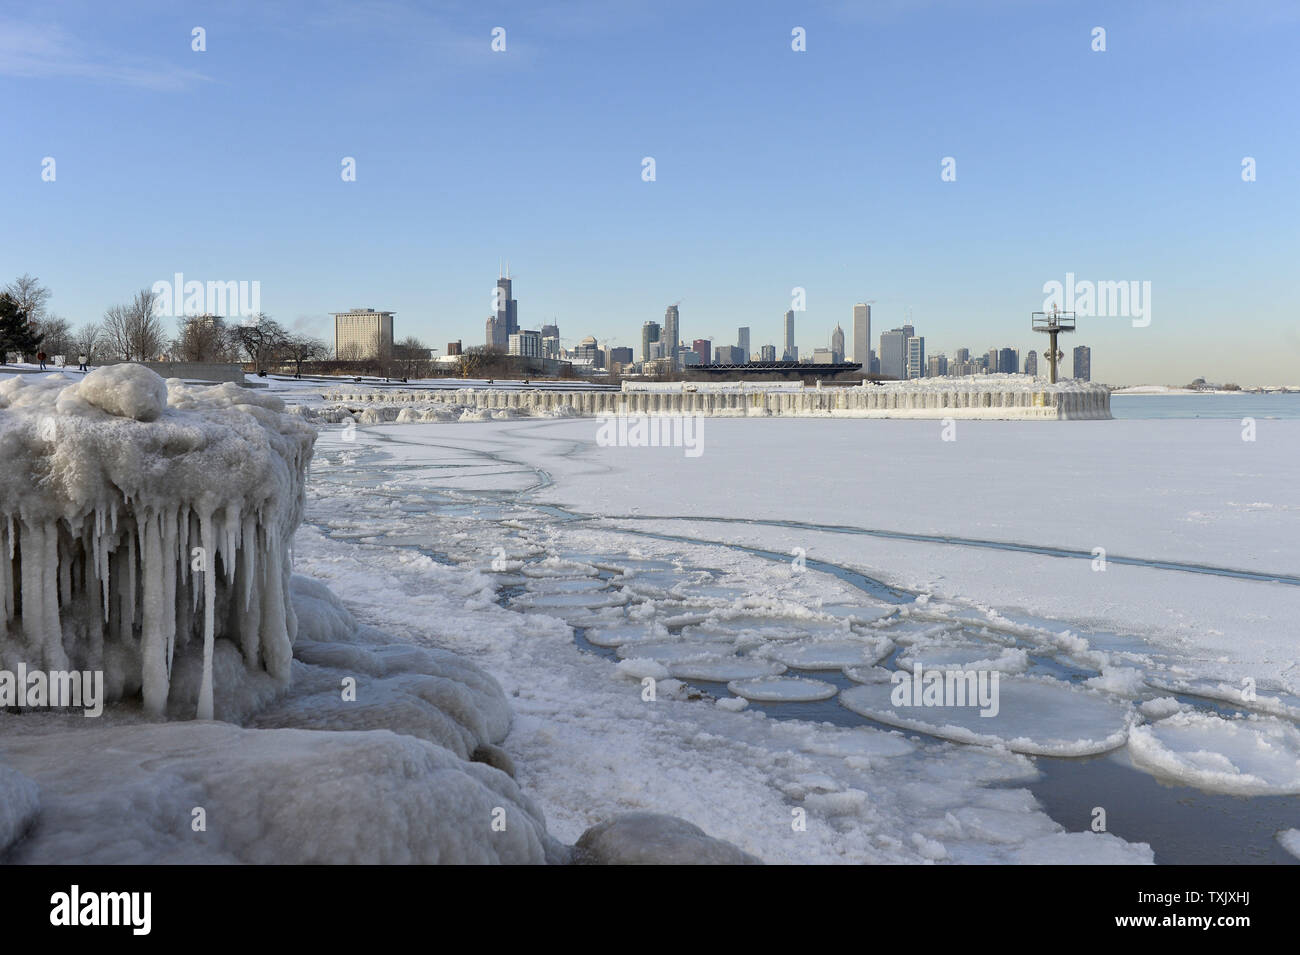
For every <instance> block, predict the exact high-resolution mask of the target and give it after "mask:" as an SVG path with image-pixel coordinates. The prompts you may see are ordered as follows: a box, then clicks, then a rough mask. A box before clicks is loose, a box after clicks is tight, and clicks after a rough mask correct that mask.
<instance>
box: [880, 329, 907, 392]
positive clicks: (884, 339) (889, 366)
mask: <svg viewBox="0 0 1300 955" xmlns="http://www.w3.org/2000/svg"><path fill="white" fill-rule="evenodd" d="M911 337H912V326H910V325H904V326H903V327H902V328H891V329H890V330H889V331H887V332H884V333H882V334H881V336H880V374H881V375H883V376H884V377H886V378H897V379H898V380H899V381H902V380H903V379H904V378H906V377H907V340H908V339H909V338H911Z"/></svg>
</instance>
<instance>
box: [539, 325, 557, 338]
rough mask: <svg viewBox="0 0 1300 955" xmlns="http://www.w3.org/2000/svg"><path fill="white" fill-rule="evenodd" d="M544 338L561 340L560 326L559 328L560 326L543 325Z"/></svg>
mask: <svg viewBox="0 0 1300 955" xmlns="http://www.w3.org/2000/svg"><path fill="white" fill-rule="evenodd" d="M542 337H543V338H559V337H560V326H559V325H543V326H542Z"/></svg>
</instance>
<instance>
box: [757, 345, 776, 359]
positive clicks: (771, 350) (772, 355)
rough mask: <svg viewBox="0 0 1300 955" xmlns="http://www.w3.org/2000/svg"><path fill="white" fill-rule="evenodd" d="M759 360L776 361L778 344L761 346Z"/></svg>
mask: <svg viewBox="0 0 1300 955" xmlns="http://www.w3.org/2000/svg"><path fill="white" fill-rule="evenodd" d="M758 360H759V361H776V346H775V345H763V346H762V347H761V348H759V350H758Z"/></svg>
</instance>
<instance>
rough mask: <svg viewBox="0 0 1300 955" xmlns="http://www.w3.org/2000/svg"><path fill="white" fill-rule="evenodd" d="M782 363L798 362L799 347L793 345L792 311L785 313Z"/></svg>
mask: <svg viewBox="0 0 1300 955" xmlns="http://www.w3.org/2000/svg"><path fill="white" fill-rule="evenodd" d="M781 360H782V361H798V360H799V347H798V346H797V345H796V344H795V343H794V310H793V309H791V310H790V311H788V312H786V313H785V351H784V352H783V353H782V355H781Z"/></svg>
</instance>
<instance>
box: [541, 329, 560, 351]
mask: <svg viewBox="0 0 1300 955" xmlns="http://www.w3.org/2000/svg"><path fill="white" fill-rule="evenodd" d="M550 327H551V328H554V327H555V326H554V325H552V326H550ZM542 357H543V358H559V357H560V337H559V336H558V335H546V334H543V335H542Z"/></svg>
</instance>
